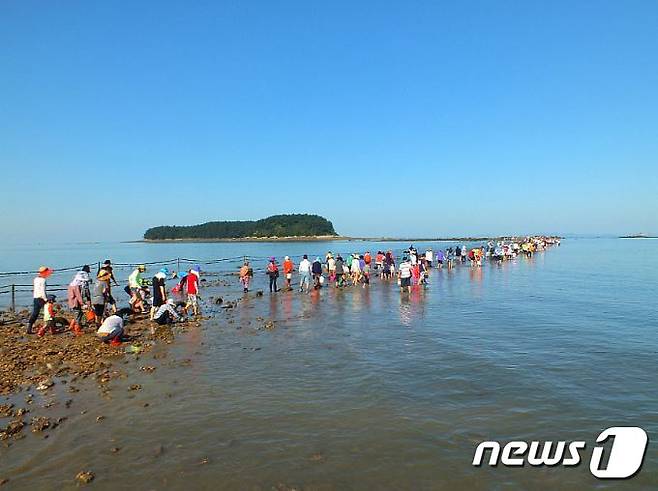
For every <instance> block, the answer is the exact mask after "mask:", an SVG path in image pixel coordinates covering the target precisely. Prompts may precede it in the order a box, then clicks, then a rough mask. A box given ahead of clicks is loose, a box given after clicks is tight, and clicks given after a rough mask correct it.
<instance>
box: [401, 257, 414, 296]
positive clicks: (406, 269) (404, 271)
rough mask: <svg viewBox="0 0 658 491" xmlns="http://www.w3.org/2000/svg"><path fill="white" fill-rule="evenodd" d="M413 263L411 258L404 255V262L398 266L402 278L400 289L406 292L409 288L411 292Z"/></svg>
mask: <svg viewBox="0 0 658 491" xmlns="http://www.w3.org/2000/svg"><path fill="white" fill-rule="evenodd" d="M411 268H412V266H411V263H410V262H409V258H408V257H407V256H404V257H403V258H402V262H401V263H400V266H399V268H398V278H399V279H400V291H402V292H404V291H405V290H407V292H408V293H411V275H412V271H411Z"/></svg>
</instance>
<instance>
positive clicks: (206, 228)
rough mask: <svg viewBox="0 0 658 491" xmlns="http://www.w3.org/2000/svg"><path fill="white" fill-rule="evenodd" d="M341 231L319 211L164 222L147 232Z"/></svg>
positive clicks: (210, 235)
mask: <svg viewBox="0 0 658 491" xmlns="http://www.w3.org/2000/svg"><path fill="white" fill-rule="evenodd" d="M325 235H334V236H335V235H338V234H336V231H335V230H334V226H333V224H332V223H331V222H330V221H329V220H327V219H326V218H324V217H321V216H319V215H307V214H292V215H273V216H271V217H267V218H263V219H261V220H255V221H253V220H248V221H222V222H207V223H203V224H201V225H189V226H176V225H173V226H166V225H163V226H160V227H153V228H150V229H148V230H147V231H146V232H145V233H144V239H146V240H170V239H243V238H246V237H258V238H265V237H316V236H325Z"/></svg>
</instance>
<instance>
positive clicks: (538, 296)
mask: <svg viewBox="0 0 658 491" xmlns="http://www.w3.org/2000/svg"><path fill="white" fill-rule="evenodd" d="M418 245H419V246H423V245H422V244H418ZM393 246H394V247H396V248H399V247H400V244H394V245H393ZM77 247H80V249H76V248H77ZM105 247H106V249H105V250H107V247H108V246H105ZM366 247H369V248H370V250H371V251H374V250H377V249H378V248H379V247H383V245H381V244H369V245H367V246H366V245H365V244H345V243H332V244H297V243H294V244H274V245H273V244H178V245H170V244H162V245H160V244H125V245H119V244H117V245H114V246H112V248H113V249H112V250H110V252H109V253H108V252H104V250H103V245H94V246H67V247H65V248H62V249H61V250H59V251H52V254H50V253H49V256H50V257H51V258H52V261H56V263H53V264H54V265H55V266H64V265H69V264H70V261H69V260H70V259H71V255H73V254H77V253H78V252H79V251H82V250H86V251H89V255H90V256H99V257H98V259H103V258H104V257H105V256H110V257H112V259H113V260H115V261H118V262H121V261H126V262H128V261H134V260H135V257H136V256H139V257H140V258H142V259H140V260H149V259H158V258H163V257H177V256H185V257H189V256H193V257H199V258H207V259H209V258H212V257H230V256H239V255H243V254H246V255H252V256H258V257H265V256H266V255H270V254H274V255H277V256H279V257H281V256H282V255H283V254H286V253H288V254H291V255H293V254H295V255H296V254H299V253H301V252H303V251H306V250H308V251H310V252H315V253H322V252H325V251H326V249H328V248H331V249H332V250H334V251H336V250H342V249H345V250H351V249H355V248H358V249H362V250H363V249H365V248H366ZM433 247H434V249H437V248H438V247H439V246H438V245H437V244H433ZM419 249H420V247H419ZM656 252H658V241H649V240H647V241H627V240H626V241H625V240H615V239H599V240H565V241H564V242H563V243H562V246H561V247H559V248H558V247H553V248H551V249H549V250H548V251H547V252H545V253H539V254H537V255H536V256H535V257H534V258H532V259H530V260H528V259H526V258H518V259H516V260H515V261H513V262H509V263H505V264H503V265H501V266H497V265H495V264H486V265H485V267H483V268H482V270H477V271H474V270H471V269H470V268H469V267H458V268H456V269H455V270H453V271H452V272H448V271H446V270H443V271H434V273H433V276H432V278H431V285H430V286H429V287H428V288H427V289H426V290H424V291H415V292H414V293H412V294H411V296H409V297H407V296H401V295H400V294H399V292H398V290H397V288H396V287H395V285H394V284H392V283H391V284H386V283H380V282H377V281H375V282H373V285H372V286H371V287H370V288H368V289H363V288H354V289H351V288H350V289H347V290H344V291H336V290H334V289H328V288H325V289H322V290H321V291H320V292H315V293H313V294H310V295H300V294H298V293H296V292H295V293H279V294H276V295H272V296H270V295H269V294H267V293H266V294H265V295H264V296H263V297H262V298H258V297H255V296H250V297H249V298H248V299H246V300H244V301H242V302H241V303H240V306H239V307H238V308H237V309H235V310H233V311H231V312H229V313H227V312H225V311H224V310H223V309H216V310H212V308H211V307H210V306H207V307H206V311H207V312H209V313H212V314H213V315H214V317H213V319H212V320H211V321H209V322H208V323H207V324H206V325H205V326H204V327H203V328H201V329H191V330H189V331H188V332H187V333H184V334H181V335H180V337H179V338H178V341H177V342H176V343H175V344H173V345H170V346H166V347H162V348H159V349H162V350H164V351H165V352H166V354H167V356H166V357H165V358H162V359H159V360H153V358H152V354H148V355H145V356H144V357H143V360H140V363H141V364H151V365H156V366H158V369H157V370H156V371H155V372H154V373H152V374H145V373H142V372H136V373H132V374H131V375H130V377H129V378H128V379H127V380H119V381H116V382H113V383H112V384H111V386H112V387H113V390H112V393H111V397H112V399H111V401H107V400H105V399H102V398H101V397H99V395H98V390H97V388H96V387H95V385H94V384H93V383H88V384H83V383H77V386H78V387H79V388H81V389H82V391H81V392H80V393H79V394H76V397H75V402H74V403H73V405H72V406H71V408H70V409H66V408H65V407H64V406H63V404H61V403H60V404H58V405H56V406H54V407H53V408H51V409H48V410H45V409H41V408H37V407H35V409H34V410H33V411H32V413H33V414H31V415H33V416H34V415H37V414H38V415H41V414H44V415H48V416H52V415H55V416H57V415H67V416H68V417H69V419H68V420H67V421H66V422H64V423H63V424H62V426H61V427H59V428H57V429H55V430H53V431H50V432H48V435H49V438H48V439H47V440H45V441H44V440H42V438H40V437H35V436H33V435H28V438H25V439H24V440H22V441H19V442H17V443H15V444H14V445H13V446H12V447H11V448H9V449H4V448H0V478H3V477H8V478H10V479H11V480H10V487H11V488H12V489H69V488H70V489H73V488H74V487H75V486H76V485H75V483H74V482H73V477H74V476H75V474H76V473H77V472H78V471H80V470H82V469H87V468H89V469H92V470H94V472H95V473H96V476H97V477H96V480H95V481H94V484H93V485H94V487H95V488H98V489H110V488H137V489H162V488H167V489H183V488H186V487H187V488H190V487H193V488H195V489H218V488H220V489H223V488H226V489H271V488H272V487H273V486H276V485H277V484H279V483H281V484H285V485H287V486H298V487H303V488H309V489H364V488H371V489H410V488H413V489H492V488H493V489H498V488H507V487H516V488H518V487H521V488H526V489H557V488H559V489H582V488H584V487H598V486H601V487H605V486H609V487H615V488H617V487H626V488H634V489H642V488H646V489H649V488H655V487H656V485H658V467H657V465H658V453H657V451H656V447H655V445H654V444H652V443H650V445H649V449H648V451H647V455H646V460H645V465H644V467H643V469H642V471H641V472H640V474H639V475H637V476H636V477H635V478H633V479H631V480H628V481H621V482H619V481H613V482H607V483H606V482H605V481H597V480H596V479H595V478H594V477H592V476H591V474H590V473H589V470H588V461H589V451H588V452H587V454H584V455H585V459H584V463H583V464H581V465H580V466H578V467H576V468H568V469H567V468H563V467H555V468H530V467H527V466H526V467H524V468H516V469H506V468H504V467H502V466H498V467H496V468H490V467H488V466H483V467H481V468H475V467H473V466H472V465H471V461H472V459H473V453H474V450H475V447H476V445H477V443H478V442H480V441H482V440H500V441H503V442H506V441H509V440H518V439H524V440H553V441H555V440H585V441H587V442H588V449H589V450H591V445H593V443H594V439H595V438H596V436H597V435H598V434H599V432H600V431H601V430H602V429H604V428H607V427H611V426H625V425H630V426H641V427H643V428H644V429H645V430H646V431H647V433H648V434H649V438H650V439H652V437H654V436H655V435H656V432H657V431H658V404H657V398H656V389H658V384H656V382H655V373H656V370H657V368H658V361H657V351H658V348H657V346H658V344H657V341H658V334H657V332H656V331H657V328H658V314H657V312H656V301H655V299H656V295H657V294H658V288H657V287H656V282H655V279H654V275H655V270H656V267H657V266H658V259H657V258H658V256H657V255H656ZM33 255H34V251H29V250H28V251H25V250H22V251H20V252H16V253H15V254H14V255H12V254H11V253H8V252H7V250H4V251H3V256H4V257H3V261H5V263H6V265H7V268H14V269H16V268H25V267H33V266H30V264H25V263H26V261H25V258H29V257H33ZM76 262H79V261H75V260H73V263H72V264H75V263H76ZM257 265H258V264H257ZM4 266H5V264H3V267H2V268H0V269H3V270H4V269H5V267H4ZM125 274H126V275H127V274H128V272H127V271H126V273H125ZM257 282H258V283H259V284H258V285H256V287H259V286H260V287H264V286H265V281H264V275H258V276H257ZM210 294H221V295H222V296H224V297H225V298H239V297H240V296H241V294H240V292H239V289H238V288H237V285H236V286H235V287H231V288H230V289H228V290H226V289H223V290H222V291H221V292H207V293H206V296H208V295H210ZM258 317H261V318H272V319H275V320H277V321H278V322H277V323H276V328H275V329H274V330H272V331H267V330H263V329H257V328H259V327H261V325H262V321H259V320H257V318H258ZM185 360H189V361H185ZM140 363H138V364H137V365H139V364H140ZM131 383H140V384H142V385H143V390H141V391H138V392H131V391H128V389H127V387H128V385H129V384H131ZM65 387H66V386H62V385H60V386H59V387H58V391H60V393H59V396H60V400H65V399H66V398H68V396H67V394H66V392H65ZM23 395H24V394H21V395H20V397H21V398H22V397H23ZM57 395H58V393H57V391H56V392H55V394H53V395H52V396H49V397H56V396H57ZM144 403H148V404H149V406H148V407H143V405H144ZM38 405H39V402H37V403H35V404H34V406H38ZM82 410H86V411H87V413H86V414H84V415H82V414H80V412H81V411H82ZM49 411H50V412H49ZM100 414H102V415H104V416H106V419H105V420H104V421H102V422H100V423H97V422H96V421H95V419H96V416H98V415H100ZM160 446H162V448H161V447H160ZM112 447H120V448H121V451H120V452H118V453H117V454H112V453H111V452H110V449H111V448H112ZM206 460H207V462H206V463H202V462H204V461H206Z"/></svg>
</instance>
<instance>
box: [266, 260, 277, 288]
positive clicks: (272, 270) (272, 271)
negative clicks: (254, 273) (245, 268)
mask: <svg viewBox="0 0 658 491" xmlns="http://www.w3.org/2000/svg"><path fill="white" fill-rule="evenodd" d="M266 273H267V276H269V277H270V293H276V292H278V291H279V288H278V287H277V286H276V280H277V278H278V277H279V266H277V264H276V258H274V257H271V258H270V262H269V263H268V264H267V270H266Z"/></svg>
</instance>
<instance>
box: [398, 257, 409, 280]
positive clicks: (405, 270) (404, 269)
mask: <svg viewBox="0 0 658 491" xmlns="http://www.w3.org/2000/svg"><path fill="white" fill-rule="evenodd" d="M400 278H411V264H409V263H408V262H406V261H405V262H403V263H400Z"/></svg>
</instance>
